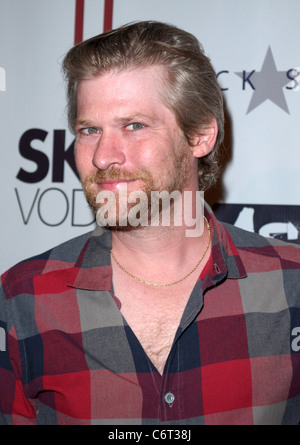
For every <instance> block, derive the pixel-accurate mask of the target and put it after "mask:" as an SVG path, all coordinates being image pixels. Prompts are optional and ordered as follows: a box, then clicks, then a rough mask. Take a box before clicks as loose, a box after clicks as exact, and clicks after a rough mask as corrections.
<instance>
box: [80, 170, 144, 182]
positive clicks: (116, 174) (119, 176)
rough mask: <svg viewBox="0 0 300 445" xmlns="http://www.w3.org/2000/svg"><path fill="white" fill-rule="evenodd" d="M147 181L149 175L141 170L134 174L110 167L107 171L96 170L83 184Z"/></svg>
mask: <svg viewBox="0 0 300 445" xmlns="http://www.w3.org/2000/svg"><path fill="white" fill-rule="evenodd" d="M137 179H143V180H147V179H149V174H148V173H146V172H145V171H142V170H135V171H134V172H129V171H127V170H120V169H118V168H115V167H112V168H111V169H109V170H97V171H96V172H95V173H94V174H92V175H90V176H88V178H86V180H85V181H84V183H85V184H86V185H87V184H97V183H98V182H105V181H109V180H124V181H127V180H137Z"/></svg>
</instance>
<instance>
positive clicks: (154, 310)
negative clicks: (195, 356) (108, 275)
mask: <svg viewBox="0 0 300 445" xmlns="http://www.w3.org/2000/svg"><path fill="white" fill-rule="evenodd" d="M116 294H117V293H116ZM189 295H190V293H189V291H186V292H183V290H182V289H181V291H180V292H179V293H178V291H177V292H176V294H175V293H174V292H169V293H168V294H166V293H164V292H163V291H157V290H155V291H151V290H147V291H144V292H141V291H139V292H135V291H134V290H133V289H132V288H131V291H130V295H127V293H126V292H122V293H119V295H118V294H117V296H118V298H119V299H120V301H121V312H122V315H123V316H124V318H125V320H126V321H127V323H128V324H129V326H130V328H131V329H132V331H133V332H134V334H135V336H136V337H137V339H138V340H139V342H140V344H141V345H142V347H143V349H144V351H145V353H146V354H147V356H148V357H149V359H150V360H151V361H152V363H153V365H154V366H155V367H156V369H157V370H158V371H159V372H160V373H161V374H162V373H163V369H164V366H165V363H166V361H167V358H168V355H169V353H170V350H171V347H172V344H173V341H174V337H175V334H176V331H177V329H178V326H179V324H180V320H181V317H182V314H183V311H184V309H185V306H186V303H187V300H188V297H189Z"/></svg>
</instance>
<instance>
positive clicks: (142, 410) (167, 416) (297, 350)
mask: <svg viewBox="0 0 300 445" xmlns="http://www.w3.org/2000/svg"><path fill="white" fill-rule="evenodd" d="M208 217H209V221H210V225H211V228H212V232H213V248H212V255H211V258H210V260H209V262H208V264H207V265H206V267H205V270H204V271H203V273H202V274H201V276H200V277H199V280H198V282H197V284H196V285H195V287H194V290H193V292H192V294H191V296H190V299H189V301H188V304H187V307H186V309H185V312H184V314H183V317H182V319H181V322H180V326H179V327H178V331H177V333H176V336H175V339H174V343H173V345H172V349H171V352H170V354H169V357H168V360H167V363H166V366H165V369H164V373H163V375H160V374H159V373H158V372H157V370H156V369H155V367H154V366H153V364H152V363H151V361H150V360H149V358H148V357H147V355H146V354H145V352H144V350H143V349H142V347H141V345H140V344H139V342H138V340H137V338H136V337H135V335H134V333H133V332H132V330H131V329H130V327H129V326H128V325H127V323H126V320H125V319H124V318H123V317H122V315H121V312H120V310H119V306H120V305H119V302H118V300H117V299H116V298H115V296H114V295H113V292H112V284H111V281H112V276H111V263H110V248H111V235H110V233H109V232H108V231H105V230H103V229H100V228H97V229H96V230H95V231H94V232H93V234H92V235H85V236H81V237H78V238H76V239H74V240H71V241H69V242H67V243H64V244H63V245H61V246H58V247H56V248H54V249H52V250H50V251H49V252H47V253H45V254H43V255H40V256H37V257H35V258H33V259H30V260H27V261H24V262H22V263H20V264H19V265H17V266H15V267H13V268H12V269H10V270H9V271H8V272H6V273H5V274H4V275H3V277H2V285H3V287H2V290H1V300H0V327H1V329H2V331H3V332H4V330H5V332H6V333H7V338H6V341H5V345H3V342H2V350H1V351H0V382H1V385H0V423H12V424H35V423H38V424H106V425H109V424H131V425H133V424H136V425H139V424H140V425H146V424H150V425H168V424H173V425H184V424H187V425H192V424H298V423H299V422H300V273H299V270H300V250H299V247H300V246H298V245H294V246H292V245H288V244H284V243H282V242H280V241H277V240H274V239H272V240H266V239H264V238H262V237H260V236H259V235H257V234H253V233H249V232H245V231H242V230H240V229H237V228H235V227H232V226H229V225H226V224H224V225H221V224H220V223H218V222H217V221H216V219H215V217H214V215H213V214H209V215H208Z"/></svg>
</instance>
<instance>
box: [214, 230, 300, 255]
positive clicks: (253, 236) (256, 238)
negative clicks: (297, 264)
mask: <svg viewBox="0 0 300 445" xmlns="http://www.w3.org/2000/svg"><path fill="white" fill-rule="evenodd" d="M219 225H221V226H222V227H223V228H225V230H226V231H227V233H228V234H229V235H230V237H231V239H232V241H233V243H234V245H235V246H236V248H238V249H252V250H256V251H257V253H258V254H262V255H263V254H267V255H268V254H272V253H273V254H276V253H277V254H278V255H279V256H280V255H282V254H283V255H285V254H288V255H290V254H291V255H292V256H293V255H295V258H296V259H297V260H298V261H299V260H300V244H296V243H287V242H285V241H281V240H279V239H276V238H266V237H264V236H262V235H259V234H258V233H254V232H248V231H247V230H243V229H240V228H239V227H235V226H233V225H231V224H228V223H224V222H222V223H220V222H219Z"/></svg>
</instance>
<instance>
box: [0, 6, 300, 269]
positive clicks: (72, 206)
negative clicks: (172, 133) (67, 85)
mask: <svg viewBox="0 0 300 445" xmlns="http://www.w3.org/2000/svg"><path fill="white" fill-rule="evenodd" d="M82 3H84V20H83V38H88V37H91V36H93V35H95V34H99V33H100V32H102V31H103V22H104V5H105V0H85V2H82ZM75 8H76V0H0V134H1V147H0V148H1V149H0V161H1V162H0V169H1V175H0V181H1V197H0V199H1V201H0V205H1V241H0V252H1V257H0V272H1V273H2V272H4V270H6V269H7V268H8V267H10V266H12V265H13V264H15V263H16V262H17V261H20V260H21V259H24V258H27V257H29V256H31V255H34V254H37V253H40V252H42V251H44V250H46V249H48V248H50V247H52V246H54V245H56V244H58V243H60V242H62V241H64V240H66V239H69V238H71V237H74V236H76V235H78V234H80V233H83V232H86V231H88V230H91V229H92V228H93V222H92V220H93V218H92V215H91V213H90V211H89V209H88V207H87V204H86V203H85V200H84V198H83V193H82V192H81V190H80V183H79V180H78V178H77V176H76V174H75V172H74V168H73V160H72V144H73V136H72V135H71V134H70V133H69V131H68V129H67V121H66V113H65V91H64V83H63V79H62V75H61V61H62V58H63V56H64V54H65V53H66V51H67V50H68V49H69V48H70V47H71V46H72V45H73V44H74V33H75ZM148 19H153V20H160V21H164V22H169V23H172V24H175V25H177V26H179V27H181V28H183V29H185V30H187V31H190V32H192V33H193V34H195V35H196V37H197V38H198V39H199V40H200V42H201V43H202V44H203V46H204V48H205V51H206V54H207V55H208V56H209V57H210V58H211V59H212V62H213V65H214V67H215V69H216V71H217V73H218V79H219V82H220V85H221V86H222V88H223V89H224V97H225V101H226V115H227V124H226V150H224V154H225V155H224V161H225V168H224V173H223V175H222V177H221V179H220V183H219V185H218V187H217V188H216V189H215V190H213V191H212V192H210V193H209V194H208V195H207V199H208V200H209V202H210V203H211V204H216V203H220V204H221V205H219V206H216V213H217V215H218V216H220V218H221V219H227V220H228V221H230V222H233V223H235V224H236V225H240V226H242V227H245V228H246V229H249V230H256V231H260V232H261V233H263V234H267V235H271V236H277V237H281V238H283V239H287V240H290V241H293V242H300V241H299V228H300V216H299V209H300V207H299V205H300V202H299V197H300V186H299V161H300V150H299V145H300V144H299V117H300V68H299V67H300V47H299V44H300V27H299V23H300V2H299V0H286V1H284V2H283V1H282V0H252V1H251V2H244V1H240V0H210V1H208V0H189V1H188V2H187V1H186V0H151V2H149V1H148V0H114V2H113V16H112V26H113V27H117V26H120V25H122V24H125V23H128V22H131V21H136V20H148Z"/></svg>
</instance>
